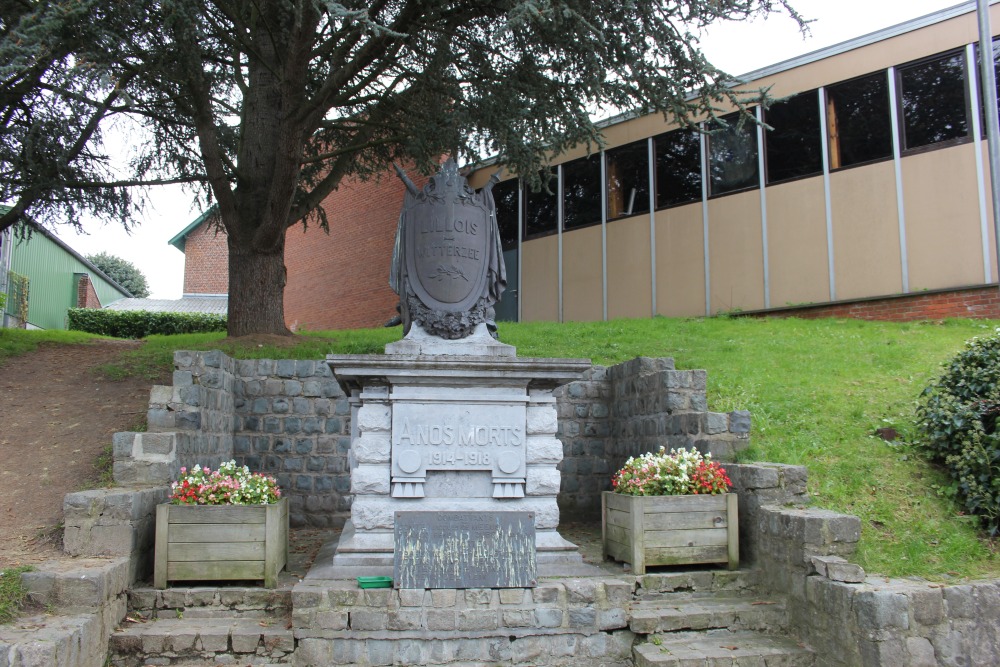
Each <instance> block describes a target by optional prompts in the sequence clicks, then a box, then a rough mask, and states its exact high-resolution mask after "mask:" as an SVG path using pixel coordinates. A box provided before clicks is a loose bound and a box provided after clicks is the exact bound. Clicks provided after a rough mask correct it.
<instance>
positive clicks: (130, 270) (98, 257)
mask: <svg viewBox="0 0 1000 667" xmlns="http://www.w3.org/2000/svg"><path fill="white" fill-rule="evenodd" d="M87 261H88V262H90V263H91V264H93V265H94V266H96V267H97V268H99V269H100V270H101V271H103V272H104V273H106V274H107V275H108V277H109V278H111V279H112V280H114V281H115V282H116V283H118V284H119V285H121V286H122V287H124V288H125V289H127V290H128V291H129V292H131V293H132V296H134V297H137V298H140V299H145V298H146V297H147V296H149V285H148V284H147V283H146V276H145V275H144V274H143V273H142V271H140V270H139V269H138V268H137V267H136V265H135V264H133V263H132V262H130V261H128V260H127V259H122V258H121V257H118V256H116V255H110V254H108V253H106V252H99V253H97V254H95V255H87Z"/></svg>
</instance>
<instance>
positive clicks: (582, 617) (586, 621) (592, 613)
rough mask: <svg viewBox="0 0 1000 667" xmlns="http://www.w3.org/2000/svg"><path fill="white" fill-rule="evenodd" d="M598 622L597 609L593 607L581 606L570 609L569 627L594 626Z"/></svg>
mask: <svg viewBox="0 0 1000 667" xmlns="http://www.w3.org/2000/svg"><path fill="white" fill-rule="evenodd" d="M596 624H597V610H596V609H594V608H593V607H580V608H577V609H570V610H569V627H571V628H594V627H595V626H596Z"/></svg>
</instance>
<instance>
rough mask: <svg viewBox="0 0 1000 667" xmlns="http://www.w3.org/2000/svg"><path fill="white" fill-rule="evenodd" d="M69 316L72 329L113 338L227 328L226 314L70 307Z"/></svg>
mask: <svg viewBox="0 0 1000 667" xmlns="http://www.w3.org/2000/svg"><path fill="white" fill-rule="evenodd" d="M67 315H68V317H69V328H70V330H72V331H85V332H87V333H92V334H99V335H101V336H111V337H112V338H145V337H146V336H150V335H153V334H165V335H169V334H190V333H206V332H210V331H225V330H226V317H225V316H224V315H210V314H208V313H156V312H152V311H148V310H107V309H101V308H70V309H69V311H67Z"/></svg>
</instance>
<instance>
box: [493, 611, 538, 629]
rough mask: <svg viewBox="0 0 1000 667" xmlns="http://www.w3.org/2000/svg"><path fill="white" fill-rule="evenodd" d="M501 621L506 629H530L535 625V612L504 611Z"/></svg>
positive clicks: (501, 614) (501, 613)
mask: <svg viewBox="0 0 1000 667" xmlns="http://www.w3.org/2000/svg"><path fill="white" fill-rule="evenodd" d="M500 620H501V625H502V627H505V628H530V627H531V626H532V625H534V623H535V612H534V611H533V610H531V609H503V610H501V612H500Z"/></svg>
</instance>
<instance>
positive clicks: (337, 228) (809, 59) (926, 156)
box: [175, 4, 1000, 329]
mask: <svg viewBox="0 0 1000 667" xmlns="http://www.w3.org/2000/svg"><path fill="white" fill-rule="evenodd" d="M992 23H993V25H994V26H998V25H1000V6H994V7H993V8H992ZM977 41H978V32H977V22H976V15H975V11H974V9H973V8H972V6H971V5H969V4H966V5H963V6H961V7H955V8H951V9H946V10H942V11H939V12H936V13H934V14H931V15H928V16H926V17H922V18H918V19H914V20H912V21H908V22H906V23H904V24H900V25H897V26H894V27H891V28H887V29H885V30H881V31H879V32H876V33H872V34H870V35H866V36H863V37H859V38H856V39H854V40H851V41H849V42H845V43H843V44H840V45H836V46H833V47H829V48H826V49H822V50H820V51H816V52H813V53H809V54H806V55H804V56H801V57H798V58H795V59H792V60H789V61H786V62H782V63H778V64H776V65H773V66H771V67H767V68H764V69H762V70H758V71H756V72H752V73H750V74H748V75H744V76H743V77H740V82H739V84H738V85H739V87H742V88H745V89H756V88H761V87H766V88H768V89H769V91H770V95H771V96H772V97H773V98H775V100H776V101H775V102H774V103H773V104H772V105H771V106H769V107H768V108H766V109H762V108H753V109H752V113H754V114H755V115H756V117H757V119H758V120H759V121H761V124H759V125H758V124H754V123H748V122H740V120H739V117H738V115H737V114H735V113H728V114H727V113H725V112H726V111H727V110H726V109H723V110H722V111H721V113H722V117H721V120H722V123H719V122H716V123H708V122H704V121H702V122H700V123H699V124H698V126H697V128H696V129H691V128H678V127H675V126H672V125H670V124H669V123H667V122H666V121H665V120H664V119H663V118H662V117H660V116H643V117H619V118H614V119H611V120H609V121H607V122H606V123H604V126H603V135H604V138H605V146H604V148H603V150H598V149H597V148H594V149H592V150H590V151H588V149H587V148H585V147H580V148H578V149H576V150H575V151H572V152H569V153H566V154H563V155H559V156H555V157H554V158H553V159H552V161H551V170H552V173H553V178H552V180H550V181H549V187H548V189H547V190H545V191H542V192H533V191H531V190H530V189H529V188H527V187H524V186H523V185H522V184H521V183H520V182H519V181H518V180H517V179H508V180H506V181H503V182H501V183H500V184H498V185H497V186H496V188H495V189H494V194H495V199H496V201H497V215H498V222H499V224H500V229H501V236H502V239H503V245H504V257H505V260H506V263H507V275H508V290H507V292H505V294H504V298H503V301H502V302H501V303H500V304H498V308H497V311H498V312H497V315H498V319H506V320H524V321H535V320H551V321H593V320H603V319H614V318H621V317H650V316H656V315H663V316H671V317H678V316H679V317H683V316H701V315H715V314H718V313H726V312H745V313H766V314H777V315H780V314H795V315H800V316H831V315H833V316H853V317H863V318H866V319H917V318H924V317H933V318H938V317H948V316H972V317H1000V299H998V298H997V295H996V294H995V293H996V292H998V288H997V274H998V272H997V256H996V241H995V238H994V231H993V217H992V216H993V212H992V205H991V201H990V200H991V197H990V193H989V160H988V156H987V149H986V141H985V139H984V129H983V128H984V121H983V107H982V102H981V100H982V95H981V94H980V91H979V85H978V81H979V78H978V67H977V59H978V55H977V49H976V42H977ZM996 44H997V42H996V41H995V42H994V54H996V53H997V51H998V47H997V46H996ZM991 55H992V54H991ZM993 58H994V60H995V62H1000V56H998V55H993ZM728 111H733V110H728ZM696 120H697V119H696ZM495 170H496V167H495V166H486V167H483V168H481V169H479V170H478V171H475V172H473V173H471V175H470V181H471V182H472V184H473V185H475V186H477V187H479V186H482V185H483V184H485V183H486V180H487V179H488V178H489V176H490V175H491V174H492V173H493V172H494V171H495ZM402 199H403V187H402V185H401V184H400V183H399V182H398V181H397V179H396V178H395V177H394V176H392V177H390V176H384V177H382V178H381V179H379V180H376V181H370V182H365V183H362V182H347V183H345V184H344V185H343V186H342V187H341V188H340V190H338V191H337V192H335V193H333V194H332V195H331V196H330V197H329V198H328V199H327V200H326V201H325V202H324V207H325V208H326V211H327V215H328V218H329V220H330V233H329V234H326V233H325V232H323V231H322V230H319V229H315V228H309V229H308V230H305V231H303V229H302V227H301V226H296V227H294V228H292V229H290V230H289V231H288V233H287V236H286V260H285V261H286V265H287V267H288V283H287V286H286V289H285V313H286V320H287V322H288V324H289V326H291V327H293V328H307V329H330V328H349V327H362V326H378V325H380V324H382V323H384V322H385V321H386V320H388V319H389V318H390V317H391V316H392V315H393V314H394V312H395V305H396V302H397V299H396V296H395V294H393V293H392V292H391V290H390V289H389V287H388V284H387V275H388V266H389V258H390V256H391V252H392V244H393V238H394V234H395V228H396V221H397V218H398V214H399V207H400V205H401V202H402ZM197 222H198V221H196V223H197ZM181 236H184V237H185V238H186V243H187V244H189V246H188V248H187V249H186V250H185V252H186V254H187V257H186V269H185V293H192V294H193V293H197V291H196V290H205V291H206V292H203V293H214V292H213V290H217V289H220V285H221V284H222V283H220V282H219V280H220V277H224V276H225V273H224V271H225V266H226V264H225V261H224V259H223V258H224V257H225V255H224V249H225V237H224V235H216V233H215V232H214V229H213V228H212V227H211V225H209V224H200V225H195V224H194V223H193V225H192V226H189V228H188V229H187V230H185V231H184V232H182V233H181V234H179V235H178V237H175V240H177V239H178V238H179V237H181ZM212 244H214V247H215V248H216V250H210V249H209V248H208V246H211V245H212ZM175 245H176V244H175ZM202 245H204V246H205V247H202ZM178 247H181V248H182V249H185V248H184V247H183V246H178ZM218 248H222V250H223V254H219V252H218ZM206 266H210V268H209V269H206V268H205V267H206ZM199 276H201V277H199ZM189 281H190V282H189ZM212 281H215V282H212ZM189 287H190V289H189Z"/></svg>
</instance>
